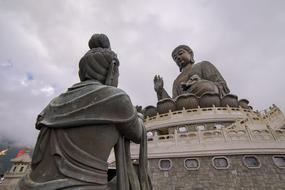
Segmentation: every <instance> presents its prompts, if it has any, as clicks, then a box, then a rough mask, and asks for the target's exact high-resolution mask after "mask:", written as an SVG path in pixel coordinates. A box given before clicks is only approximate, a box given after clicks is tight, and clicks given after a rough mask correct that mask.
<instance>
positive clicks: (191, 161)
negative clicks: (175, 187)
mask: <svg viewBox="0 0 285 190" xmlns="http://www.w3.org/2000/svg"><path fill="white" fill-rule="evenodd" d="M184 167H185V168H186V169H187V170H198V169H199V167H200V161H199V160H198V159H197V158H186V159H185V160H184Z"/></svg>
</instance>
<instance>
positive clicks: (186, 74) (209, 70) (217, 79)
mask: <svg viewBox="0 0 285 190" xmlns="http://www.w3.org/2000/svg"><path fill="white" fill-rule="evenodd" d="M172 58H173V60H174V61H175V62H176V64H177V65H178V67H179V69H180V72H181V73H180V74H179V75H178V77H177V78H176V79H175V81H174V82H173V88H172V98H176V97H177V96H179V95H182V94H186V93H191V94H195V95H196V96H198V97H200V96H202V95H203V94H205V93H218V94H219V95H220V97H223V96H224V95H226V94H228V93H229V92H230V90H229V88H228V87H227V84H226V81H225V80H224V78H223V77H222V75H221V74H220V72H219V71H218V70H217V68H216V67H215V66H214V65H213V64H211V63H210V62H208V61H202V62H199V63H195V64H194V62H195V61H194V53H193V51H192V49H191V48H190V47H188V46H186V45H180V46H178V47H176V48H175V49H174V50H173V52H172ZM154 89H155V91H156V94H157V99H158V100H161V99H164V98H170V96H169V95H168V93H167V92H166V90H165V89H164V88H163V79H162V77H160V76H159V75H156V76H155V77H154Z"/></svg>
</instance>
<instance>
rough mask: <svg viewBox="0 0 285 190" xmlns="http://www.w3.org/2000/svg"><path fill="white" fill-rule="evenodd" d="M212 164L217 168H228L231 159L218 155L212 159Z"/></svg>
mask: <svg viewBox="0 0 285 190" xmlns="http://www.w3.org/2000/svg"><path fill="white" fill-rule="evenodd" d="M212 164H213V166H214V168H216V169H228V168H229V167H230V161H229V159H228V158H227V157H225V156H216V157H214V158H213V159H212Z"/></svg>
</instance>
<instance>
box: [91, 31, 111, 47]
mask: <svg viewBox="0 0 285 190" xmlns="http://www.w3.org/2000/svg"><path fill="white" fill-rule="evenodd" d="M88 45H89V48H90V49H92V48H108V49H111V45H110V41H109V38H108V37H107V36H106V35H105V34H93V35H92V36H91V38H90V40H89V42H88Z"/></svg>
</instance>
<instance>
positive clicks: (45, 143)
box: [18, 80, 149, 190]
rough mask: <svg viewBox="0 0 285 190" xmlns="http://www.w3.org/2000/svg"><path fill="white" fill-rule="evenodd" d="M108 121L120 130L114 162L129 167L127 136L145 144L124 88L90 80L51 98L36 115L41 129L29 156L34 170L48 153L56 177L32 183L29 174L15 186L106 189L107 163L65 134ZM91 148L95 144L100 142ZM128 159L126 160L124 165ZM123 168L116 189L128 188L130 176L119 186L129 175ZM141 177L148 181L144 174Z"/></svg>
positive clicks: (106, 123) (37, 124) (138, 122)
mask: <svg viewBox="0 0 285 190" xmlns="http://www.w3.org/2000/svg"><path fill="white" fill-rule="evenodd" d="M106 125H115V126H116V129H117V130H118V131H119V133H120V137H119V140H118V142H117V145H116V150H115V152H116V158H117V159H118V160H116V162H118V163H121V165H124V166H119V167H121V168H124V167H131V166H130V164H131V163H130V154H129V153H128V150H129V147H128V146H129V139H131V140H133V139H142V142H137V143H141V144H142V145H143V144H144V143H145V142H144V141H145V139H144V137H145V136H144V135H145V133H144V134H143V138H141V137H139V136H138V135H139V134H140V133H139V132H138V131H140V130H142V129H141V128H143V127H142V126H143V125H142V123H141V121H140V120H139V119H138V116H137V113H136V110H135V109H134V108H133V105H132V103H131V101H130V99H129V97H128V95H127V94H126V93H125V92H124V91H122V90H120V89H118V88H115V87H111V86H105V85H102V84H101V83H99V82H97V81H92V80H89V81H85V82H81V83H78V84H75V85H74V86H72V87H71V88H69V89H68V91H67V92H65V93H63V94H61V95H60V96H58V97H56V98H55V99H53V100H52V101H51V102H50V104H49V105H48V106H47V107H46V108H45V109H44V110H43V111H42V113H41V114H40V115H39V116H38V120H37V123H36V128H37V129H40V130H41V131H40V134H39V137H38V140H37V144H36V147H35V150H34V154H33V159H32V170H35V169H37V167H38V166H39V165H40V163H41V161H42V160H43V159H44V158H43V157H44V156H45V153H46V152H48V153H49V154H51V155H52V156H53V157H52V158H53V159H54V160H52V162H54V163H55V165H56V168H57V170H58V172H59V176H60V177H59V179H55V180H51V181H47V182H35V181H33V180H32V179H31V178H30V176H29V175H27V176H25V177H24V178H23V179H22V180H21V181H20V183H19V186H18V189H30V190H35V189H39V190H45V189H50V190H51V189H107V188H108V187H107V186H108V182H107V170H108V165H107V162H106V161H104V160H100V159H99V158H98V157H96V156H94V155H92V154H90V153H88V152H86V151H84V150H83V149H82V148H81V147H79V146H78V145H77V144H76V142H73V141H72V140H71V139H70V138H69V135H68V133H67V131H68V129H71V128H77V127H79V128H80V127H82V126H100V127H101V126H102V127H104V126H106ZM82 129H83V127H82ZM78 135H80V134H78ZM82 138H84V137H82ZM94 138H96V134H94ZM91 142H92V139H91ZM102 143H107V142H102ZM125 145H126V147H125ZM90 146H94V148H96V146H100V145H98V144H95V145H94V144H91V145H90ZM144 147H145V146H144ZM145 148H146V147H145ZM122 151H125V152H122ZM143 153H145V149H143ZM143 153H142V154H143ZM141 159H142V158H141ZM126 160H127V161H129V162H128V163H127V164H126ZM142 162H146V158H144V159H142ZM142 164H143V163H142ZM131 169H132V168H131ZM127 172H129V171H128V170H125V171H121V174H120V175H119V177H118V178H120V179H118V187H119V189H120V190H123V189H128V188H129V186H130V185H129V183H130V181H129V180H126V182H127V183H128V184H122V183H123V182H122V180H123V179H121V178H122V176H125V177H129V178H132V177H130V175H127V174H126V173H127ZM142 173H143V174H141V176H143V178H147V177H146V176H145V175H146V173H145V171H142ZM133 178H134V177H133ZM143 180H145V181H147V183H149V181H148V178H147V179H143ZM137 183H139V182H137ZM136 185H140V184H136ZM125 186H127V187H128V188H125ZM133 187H134V186H133ZM122 188H123V189H122ZM134 188H136V187H134ZM134 188H133V189H134ZM130 189H132V188H130ZM137 189H140V187H138V188H137Z"/></svg>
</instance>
